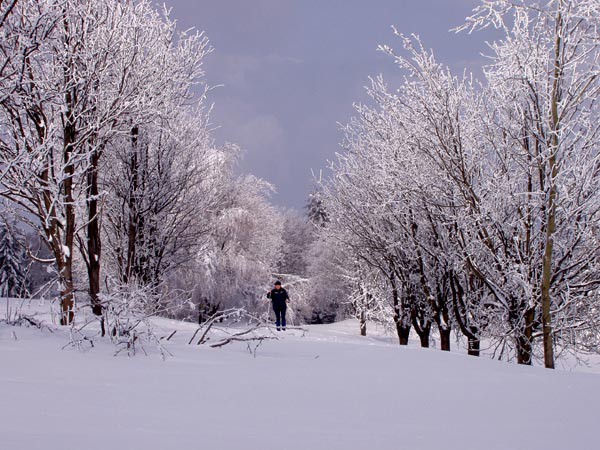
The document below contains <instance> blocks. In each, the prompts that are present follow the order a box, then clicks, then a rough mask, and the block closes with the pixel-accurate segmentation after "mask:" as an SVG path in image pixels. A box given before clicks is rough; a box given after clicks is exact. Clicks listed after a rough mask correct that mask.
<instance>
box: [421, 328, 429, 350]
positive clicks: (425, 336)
mask: <svg viewBox="0 0 600 450" xmlns="http://www.w3.org/2000/svg"><path fill="white" fill-rule="evenodd" d="M429 331H430V329H427V331H426V332H423V333H419V340H420V341H421V347H423V348H429Z"/></svg>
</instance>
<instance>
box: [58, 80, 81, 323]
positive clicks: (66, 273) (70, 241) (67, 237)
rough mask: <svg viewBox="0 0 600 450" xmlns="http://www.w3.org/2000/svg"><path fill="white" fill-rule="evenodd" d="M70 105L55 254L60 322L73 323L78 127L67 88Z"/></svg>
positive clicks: (65, 126) (66, 122)
mask: <svg viewBox="0 0 600 450" xmlns="http://www.w3.org/2000/svg"><path fill="white" fill-rule="evenodd" d="M65 101H66V104H67V112H66V121H65V125H64V129H63V133H64V135H63V139H64V140H63V163H64V165H65V169H64V170H65V178H64V180H63V183H62V198H63V201H64V207H65V224H64V247H63V245H62V243H61V240H60V231H59V229H58V228H59V226H58V225H57V228H56V229H55V230H54V232H55V233H56V248H55V256H56V257H57V258H56V260H57V262H58V266H59V267H58V268H59V271H60V281H61V286H62V287H61V292H60V297H61V298H60V304H61V312H62V314H61V319H60V323H61V325H70V324H71V323H72V322H73V319H74V316H75V313H74V304H75V301H74V300H75V298H74V289H73V248H74V243H75V200H74V197H73V183H74V180H73V178H74V177H75V166H74V164H73V159H72V158H73V144H74V142H75V140H76V128H75V122H74V117H73V115H74V112H73V105H75V103H76V98H75V92H74V90H73V92H72V91H71V90H69V91H67V93H66V95H65Z"/></svg>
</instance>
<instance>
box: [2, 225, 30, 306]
mask: <svg viewBox="0 0 600 450" xmlns="http://www.w3.org/2000/svg"><path fill="white" fill-rule="evenodd" d="M27 286H28V267H27V261H26V257H25V252H24V250H23V243H22V242H20V241H19V239H18V238H17V236H16V235H15V234H14V232H13V230H11V229H9V227H7V226H6V225H5V224H2V223H0V297H22V296H24V295H27V293H28V288H27Z"/></svg>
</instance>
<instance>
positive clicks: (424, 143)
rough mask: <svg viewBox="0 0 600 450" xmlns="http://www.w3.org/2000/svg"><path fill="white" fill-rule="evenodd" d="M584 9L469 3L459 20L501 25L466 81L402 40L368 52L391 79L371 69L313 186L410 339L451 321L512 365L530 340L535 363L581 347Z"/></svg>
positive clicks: (590, 278) (588, 265)
mask: <svg viewBox="0 0 600 450" xmlns="http://www.w3.org/2000/svg"><path fill="white" fill-rule="evenodd" d="M598 5H599V2H598V1H595V0H589V1H581V2H574V1H548V2H538V3H535V4H534V3H532V2H509V1H494V2H484V4H483V5H482V7H480V8H478V9H477V10H476V11H475V15H474V16H473V17H472V18H470V19H469V20H468V24H469V25H470V26H472V27H473V28H475V29H476V28H479V27H483V26H487V25H490V24H492V25H495V26H497V27H498V28H499V29H501V30H502V32H503V33H504V35H505V37H504V38H503V39H502V40H499V41H497V42H494V43H491V44H490V49H491V51H492V54H491V55H490V60H491V62H490V64H489V65H488V66H487V67H485V70H484V75H485V76H484V79H483V80H481V81H480V82H476V81H474V80H473V77H472V76H470V75H463V76H459V77H457V76H455V75H453V74H452V73H451V72H450V71H449V70H448V69H447V68H445V67H444V66H443V65H441V64H439V63H438V62H437V61H436V59H435V58H434V56H433V53H432V52H430V51H428V50H426V49H425V48H424V47H423V46H422V45H421V43H420V42H419V40H418V38H406V37H404V36H402V35H401V34H400V33H397V34H398V35H399V36H400V38H401V39H402V44H403V49H402V51H401V52H400V53H396V52H394V51H393V50H392V49H391V48H389V47H383V48H382V49H383V50H384V51H385V52H386V53H388V54H390V55H391V56H392V57H393V58H394V59H395V61H396V63H397V64H398V66H399V68H400V69H401V70H402V72H403V74H404V75H405V77H404V79H403V80H402V82H401V83H400V86H399V88H398V89H395V90H392V89H389V88H388V87H387V86H386V84H385V83H384V81H383V79H382V78H381V77H378V78H375V79H374V80H373V81H372V84H371V86H370V88H369V95H370V97H371V99H372V106H370V105H357V107H356V113H357V114H356V117H355V119H354V120H353V121H352V122H351V123H350V124H348V126H346V127H345V128H344V132H345V137H346V139H345V142H344V151H343V152H342V153H341V154H340V155H339V156H338V158H337V160H336V162H334V164H333V165H332V170H333V177H332V178H331V180H329V181H328V182H326V183H325V184H324V193H325V199H326V206H327V212H328V214H329V217H330V219H331V222H332V224H333V225H332V229H333V230H334V234H335V235H336V236H337V237H338V239H339V241H340V243H342V245H344V246H345V247H346V248H347V249H348V250H349V251H351V252H352V253H353V254H354V255H356V257H357V258H359V259H360V260H361V261H362V262H364V263H365V264H367V265H368V266H369V267H371V268H373V269H375V270H376V271H377V274H378V276H380V277H383V279H387V280H389V284H390V288H391V291H392V294H393V295H392V298H397V299H398V300H394V301H393V302H392V304H393V305H394V311H395V312H394V315H395V318H396V319H395V320H396V323H398V321H399V320H398V319H399V318H400V317H405V318H409V319H410V321H411V323H412V325H413V328H414V329H415V331H417V333H418V334H419V337H420V338H421V341H422V343H423V344H426V340H427V335H428V329H429V327H430V326H431V324H433V323H435V325H436V326H437V328H438V331H439V333H440V337H441V338H442V348H446V347H448V345H449V333H450V329H451V327H454V328H456V329H458V330H459V331H460V332H462V334H464V335H465V336H466V338H467V340H468V342H469V353H471V354H478V352H479V347H480V342H481V340H482V339H484V338H485V339H488V340H489V341H491V342H492V343H494V344H496V345H497V350H498V352H499V353H497V356H501V357H509V358H510V357H512V356H513V355H514V356H515V357H516V359H517V360H518V362H520V363H523V364H531V363H532V361H533V359H534V357H535V356H536V354H537V353H536V352H537V351H538V349H539V348H540V347H539V346H536V342H538V341H539V338H543V346H542V347H543V354H544V362H545V365H546V367H553V360H554V355H553V352H554V345H557V346H558V347H557V348H560V349H568V348H587V349H597V342H598V341H597V339H598V337H600V335H599V333H598V326H597V314H595V311H597V308H598V297H597V288H598V280H599V278H598V250H599V248H598V245H597V242H598V241H597V223H598V217H597V214H598V211H599V208H598V200H599V198H598V195H599V194H598V189H597V186H598V184H599V181H600V180H598V176H599V171H598V158H599V157H598V154H599V153H598V132H599V125H598V123H600V121H599V120H598V119H599V114H598V112H599V111H598V105H597V101H596V99H597V96H598V93H599V90H600V84H599V83H600V77H599V76H598V70H599V67H600V65H599V64H598V62H599V58H600V52H599V47H598V43H599V42H600V40H599V39H598V21H599V20H600V19H599V18H598V17H599V15H598V14H597V12H598V9H599V6H598ZM366 273H367V274H368V273H369V272H366ZM368 276H369V275H368ZM371 277H372V278H373V279H374V278H375V277H374V276H372V275H371ZM400 312H401V313H402V314H399V313H400ZM405 323H406V322H405ZM444 341H447V343H444ZM594 342H595V343H594Z"/></svg>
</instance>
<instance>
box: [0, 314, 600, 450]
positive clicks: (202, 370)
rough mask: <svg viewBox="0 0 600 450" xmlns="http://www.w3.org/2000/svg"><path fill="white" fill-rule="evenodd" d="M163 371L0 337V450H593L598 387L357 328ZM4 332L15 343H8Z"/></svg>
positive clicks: (24, 333)
mask: <svg viewBox="0 0 600 450" xmlns="http://www.w3.org/2000/svg"><path fill="white" fill-rule="evenodd" d="M161 325H162V326H164V327H165V329H167V328H177V329H179V332H178V333H177V334H176V335H175V337H174V338H173V342H172V343H171V345H170V350H171V351H172V352H173V353H174V357H172V358H170V359H168V360H167V361H166V362H163V361H161V359H160V358H159V357H158V356H157V355H151V356H148V357H144V356H136V357H135V358H127V357H126V356H119V357H113V356H112V354H113V351H114V349H113V347H111V346H110V345H105V344H102V343H100V344H99V345H97V346H96V348H94V349H93V350H91V351H86V352H81V351H77V350H75V349H71V348H67V349H65V350H61V347H62V345H64V343H65V342H66V335H64V334H63V333H62V332H60V331H58V332H55V333H49V332H47V331H44V332H40V331H39V330H37V329H32V328H19V327H17V328H14V327H8V326H6V325H2V326H0V367H1V370H0V402H1V405H2V406H1V407H0V448H2V449H6V450H9V449H10V450H19V449H27V450H35V449H44V450H58V449H61V450H70V449H73V450H74V449H88V450H96V449H98V450H100V449H106V448H111V449H115V450H119V449H144V450H154V449H157V450H158V449H224V450H225V449H248V450H255V449H256V450H259V449H260V450H268V449H284V450H293V449H302V450H307V449H328V450H334V449H361V450H362V449H368V450H384V449H395V450H402V449H407V450H408V449H410V450H419V449H420V450H434V449H435V450H439V449H448V450H454V449H461V450H470V449H473V450H481V449H487V450H521V449H523V450H525V449H528V450H529V449H537V448H544V449H546V450H551V449H566V448H573V449H582V450H586V449H589V450H594V449H596V448H599V447H600V444H599V443H598V432H597V423H598V417H600V376H599V375H596V374H586V373H575V372H565V371H546V370H544V369H540V368H527V367H518V366H515V365H509V364H506V363H502V362H497V361H491V360H488V359H483V358H481V359H476V358H471V357H467V356H465V355H461V354H457V353H450V354H448V353H442V352H440V351H438V350H434V349H431V350H421V349H419V348H417V347H416V346H409V347H407V348H400V347H398V346H397V345H395V344H394V343H393V339H386V338H384V337H374V338H361V337H360V336H356V335H354V334H353V333H354V331H355V330H356V327H355V324H354V323H342V324H335V325H331V326H328V325H322V326H312V327H309V332H308V333H307V335H306V336H304V337H301V336H300V333H299V332H298V331H293V332H288V333H286V334H285V335H283V337H282V339H280V340H277V341H269V342H265V343H264V344H263V346H262V347H261V348H260V349H259V351H258V354H257V356H256V358H253V357H252V356H251V355H250V354H249V353H248V352H247V351H246V349H245V346H244V345H241V344H240V345H231V346H227V347H224V348H221V349H210V348H205V347H197V346H187V345H186V341H187V339H189V337H190V336H191V332H192V330H193V329H194V327H193V325H191V324H178V323H176V322H170V321H165V320H163V321H162V322H161ZM13 331H14V332H15V333H16V337H17V340H14V338H13Z"/></svg>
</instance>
